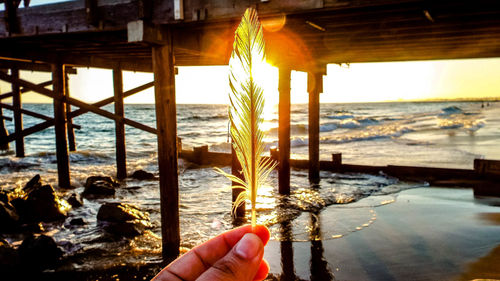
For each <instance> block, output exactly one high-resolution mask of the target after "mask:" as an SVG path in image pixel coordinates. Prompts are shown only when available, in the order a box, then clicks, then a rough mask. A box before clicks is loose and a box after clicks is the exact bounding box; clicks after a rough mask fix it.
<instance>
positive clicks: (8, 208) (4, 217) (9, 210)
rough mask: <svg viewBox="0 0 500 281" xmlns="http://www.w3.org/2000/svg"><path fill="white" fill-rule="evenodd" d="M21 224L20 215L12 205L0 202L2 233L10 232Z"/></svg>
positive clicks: (0, 226)
mask: <svg viewBox="0 0 500 281" xmlns="http://www.w3.org/2000/svg"><path fill="white" fill-rule="evenodd" d="M18 223H19V215H18V214H17V212H16V209H15V208H14V206H12V204H10V203H8V202H7V203H5V202H3V201H0V232H5V231H10V230H12V229H14V228H15V227H16V226H17V225H18Z"/></svg>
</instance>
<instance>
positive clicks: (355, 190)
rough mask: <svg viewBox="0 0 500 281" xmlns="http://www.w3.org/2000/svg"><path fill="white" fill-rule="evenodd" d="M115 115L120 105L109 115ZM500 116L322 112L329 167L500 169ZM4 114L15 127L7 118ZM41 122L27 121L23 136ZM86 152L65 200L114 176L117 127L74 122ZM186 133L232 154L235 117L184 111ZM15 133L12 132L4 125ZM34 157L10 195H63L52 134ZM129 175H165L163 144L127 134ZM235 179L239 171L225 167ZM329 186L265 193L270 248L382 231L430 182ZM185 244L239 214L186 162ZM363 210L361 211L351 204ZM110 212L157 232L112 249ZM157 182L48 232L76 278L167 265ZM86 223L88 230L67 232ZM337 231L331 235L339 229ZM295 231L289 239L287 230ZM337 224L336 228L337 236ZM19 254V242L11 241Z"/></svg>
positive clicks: (488, 108) (134, 112) (263, 217)
mask: <svg viewBox="0 0 500 281" xmlns="http://www.w3.org/2000/svg"><path fill="white" fill-rule="evenodd" d="M24 107H25V108H26V109H28V110H32V111H36V112H38V113H41V114H45V115H48V116H51V115H52V114H53V111H52V110H53V107H52V105H51V104H25V105H24ZM104 109H105V110H108V111H110V112H112V110H113V109H112V106H107V107H104ZM499 111H500V110H499V106H498V104H496V103H491V104H490V105H488V104H486V103H484V104H483V106H482V104H481V102H405V103H369V104H321V110H320V158H321V159H322V160H330V159H331V153H334V152H340V153H342V157H343V162H344V163H350V164H366V165H387V164H393V165H412V166H430V167H448V168H469V169H470V168H472V165H473V160H474V159H475V158H488V159H500V150H498V149H496V147H498V145H499V144H500V117H498V116H500V115H499V114H498V112H499ZM4 115H6V116H10V115H9V112H5V110H4ZM125 115H126V117H127V118H129V119H132V120H135V121H137V122H140V123H143V124H146V125H148V126H151V127H155V125H156V124H155V108H154V105H150V104H147V105H136V104H133V105H132V104H127V105H125ZM307 119H308V112H307V105H305V104H297V105H292V111H291V140H290V141H291V146H292V148H291V153H292V157H293V158H302V159H306V158H307V155H308V125H307ZM277 121H278V115H277V109H276V108H275V110H274V112H267V113H266V116H265V124H264V129H265V130H266V132H267V137H266V139H265V142H266V146H267V148H270V147H273V146H277V132H278V130H277ZM38 122H40V120H37V119H35V118H31V117H29V116H26V117H25V118H24V127H25V128H27V127H30V126H33V125H35V124H37V123H38ZM73 122H74V124H78V125H80V126H81V129H80V130H75V136H76V143H77V151H76V152H72V153H70V166H71V180H72V185H74V186H75V189H74V190H69V191H67V190H58V192H60V194H61V196H62V197H63V198H64V197H67V196H68V195H69V194H71V193H72V192H78V193H79V192H82V191H83V184H84V182H85V179H86V178H87V177H88V176H91V175H110V176H113V175H115V173H116V168H115V149H114V147H115V139H114V133H115V129H114V122H113V121H111V120H108V119H105V118H103V117H100V116H97V115H95V114H92V113H88V114H85V115H82V116H79V117H77V118H74V120H73ZM177 124H178V127H177V133H178V136H179V137H181V138H182V143H183V148H184V149H190V148H192V147H196V146H200V145H209V150H211V151H220V152H229V151H230V143H229V136H228V118H227V106H225V105H184V104H180V105H178V106H177ZM6 126H7V129H8V131H9V132H10V133H12V132H13V131H14V128H13V124H12V122H9V121H6ZM25 147H26V154H27V157H25V158H16V157H15V156H14V152H13V149H14V143H11V150H9V151H6V152H3V153H2V154H1V156H0V187H1V188H2V189H7V190H10V189H13V188H16V187H22V186H23V185H24V184H25V183H26V182H27V181H28V180H29V179H30V178H31V177H32V176H34V175H36V174H40V175H41V176H42V179H43V180H44V181H45V182H47V183H51V184H53V185H55V186H56V185H57V167H56V156H55V137H54V130H53V128H50V129H47V130H44V131H42V132H39V133H37V134H34V135H30V136H28V137H26V138H25ZM126 148H127V169H128V173H129V174H131V173H132V172H133V171H135V170H138V169H144V170H147V171H150V172H153V173H155V174H156V175H157V174H158V166H157V143H156V136H155V135H153V134H150V133H147V132H143V131H140V130H138V129H135V128H131V127H126ZM224 169H225V170H226V171H228V172H229V167H224ZM320 175H321V182H320V184H319V185H317V186H310V184H309V182H308V179H307V171H305V170H293V169H292V171H291V195H290V196H285V197H283V196H279V195H278V194H277V174H276V173H272V174H271V178H270V181H269V183H268V184H267V185H265V186H263V187H262V188H261V189H260V190H259V197H258V202H257V209H258V222H259V223H262V224H265V225H267V226H268V227H269V228H270V230H271V234H272V239H276V240H291V241H307V240H315V239H338V238H341V237H343V236H345V235H348V234H349V233H352V232H354V231H362V230H363V228H365V227H369V226H370V225H371V224H372V223H374V222H375V221H376V207H377V206H380V205H384V204H390V203H391V202H394V201H395V200H397V194H398V192H399V191H401V190H404V189H408V188H416V187H421V186H426V183H425V182H412V183H408V182H400V181H399V180H398V179H396V178H393V177H390V176H387V175H384V174H379V175H365V174H337V173H331V172H325V171H322V172H321V174H320ZM179 185H180V187H179V188H180V223H181V225H180V227H181V238H182V242H181V245H182V247H184V248H185V249H189V248H192V247H193V246H195V245H197V244H199V243H200V242H202V241H205V240H207V239H208V238H209V237H212V236H214V235H216V234H218V233H220V232H222V231H224V230H227V229H230V228H232V227H233V224H232V218H231V214H230V209H231V191H230V182H229V181H228V180H226V179H225V178H224V177H222V176H221V175H219V174H217V173H215V172H214V170H213V169H212V167H209V166H208V167H198V166H195V165H191V164H190V163H187V162H185V161H183V160H179ZM362 198H364V200H363V204H364V205H363V206H360V205H359V204H355V207H350V206H354V205H350V203H352V202H357V201H358V200H359V199H362ZM104 202H125V203H130V204H134V205H136V206H138V207H139V208H140V209H141V210H143V211H146V212H148V213H149V214H150V217H151V221H152V223H153V228H152V229H150V230H148V231H147V232H146V233H145V234H143V235H141V236H139V237H136V238H135V239H132V240H130V239H110V238H109V236H106V235H105V234H104V232H103V229H102V228H101V227H100V225H99V223H98V221H97V219H96V215H97V211H98V209H99V207H100V206H101V204H103V203H104ZM332 207H334V208H339V211H338V212H337V213H342V214H343V215H342V216H339V217H338V218H330V219H329V220H323V222H322V223H323V225H322V228H321V231H322V232H321V235H318V233H315V231H314V229H316V228H315V227H314V225H312V224H314V219H313V218H314V216H318V215H319V214H320V213H321V211H322V210H325V208H332ZM159 209H160V202H159V190H158V181H157V180H150V181H138V180H134V179H126V180H125V181H124V182H123V183H122V186H121V187H120V188H118V189H117V194H116V195H115V196H114V197H112V198H102V199H92V200H86V199H85V200H84V206H83V207H81V208H78V209H75V210H72V211H71V212H70V213H69V217H68V218H67V219H66V221H64V222H60V223H51V224H45V225H44V227H45V229H46V234H48V235H51V236H53V237H54V239H55V240H56V241H57V243H58V244H59V245H60V246H61V247H62V248H63V249H64V251H65V263H64V267H65V268H67V269H95V268H96V267H99V268H106V267H108V266H114V265H117V264H136V263H143V262H146V263H147V262H153V261H159V260H160V259H161V238H160V235H161V226H160V212H159ZM74 218H83V219H84V220H86V221H87V225H85V226H71V225H70V224H69V221H70V220H71V219H74ZM329 224H331V225H329ZM287 225H288V226H289V229H291V230H290V231H288V232H286V233H284V232H283V229H284V226H287ZM333 225H334V226H335V227H333ZM7 238H8V240H10V242H13V243H14V244H16V243H17V244H19V243H20V240H16V237H15V236H12V237H7Z"/></svg>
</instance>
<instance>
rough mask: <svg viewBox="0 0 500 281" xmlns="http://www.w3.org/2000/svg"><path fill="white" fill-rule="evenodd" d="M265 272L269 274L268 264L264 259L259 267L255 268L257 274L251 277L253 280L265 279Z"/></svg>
mask: <svg viewBox="0 0 500 281" xmlns="http://www.w3.org/2000/svg"><path fill="white" fill-rule="evenodd" d="M267 274H269V264H268V263H267V261H266V260H265V259H263V260H262V261H261V262H260V265H259V269H258V270H257V274H255V277H254V278H253V280H254V281H261V280H264V279H266V277H267Z"/></svg>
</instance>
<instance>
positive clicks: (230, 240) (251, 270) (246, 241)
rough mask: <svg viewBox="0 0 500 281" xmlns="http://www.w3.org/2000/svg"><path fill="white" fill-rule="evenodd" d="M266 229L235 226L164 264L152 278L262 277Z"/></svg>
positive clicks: (157, 280) (156, 280)
mask: <svg viewBox="0 0 500 281" xmlns="http://www.w3.org/2000/svg"><path fill="white" fill-rule="evenodd" d="M269 237H270V234H269V230H268V229H267V228H266V227H265V226H261V225H258V226H256V227H255V228H254V230H253V231H252V227H251V226H250V225H246V226H243V227H239V228H236V229H233V230H230V231H227V232H224V233H222V234H220V235H219V236H216V237H214V238H212V239H210V240H208V241H207V242H205V243H203V244H201V245H198V246H196V247H195V248H193V249H192V250H190V251H189V252H187V253H185V254H184V255H182V256H180V257H179V258H177V259H176V260H175V261H173V262H172V263H170V264H169V265H168V266H167V267H165V268H164V269H163V270H162V271H161V272H160V273H159V274H158V275H156V277H155V278H153V280H152V281H170V280H209V281H215V280H219V281H221V280H238V281H244V280H248V281H251V280H263V279H264V278H266V277H267V273H268V272H269V265H268V264H267V262H266V261H265V260H264V259H263V258H262V257H263V256H264V245H265V244H267V241H269Z"/></svg>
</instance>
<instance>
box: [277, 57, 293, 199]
mask: <svg viewBox="0 0 500 281" xmlns="http://www.w3.org/2000/svg"><path fill="white" fill-rule="evenodd" d="M290 75H291V71H290V68H289V67H287V66H284V67H283V66H282V67H280V68H279V82H278V83H279V86H278V88H279V89H278V90H279V93H280V96H279V109H278V115H279V118H278V119H279V129H278V131H279V134H278V138H279V139H278V146H279V164H278V181H279V193H280V194H290V106H291V105H290V78H291V76H290Z"/></svg>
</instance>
